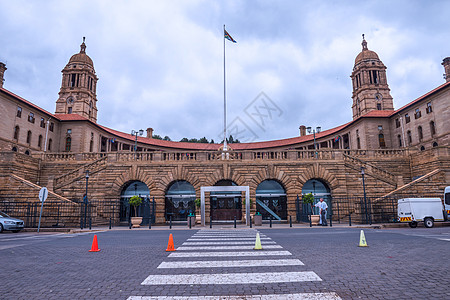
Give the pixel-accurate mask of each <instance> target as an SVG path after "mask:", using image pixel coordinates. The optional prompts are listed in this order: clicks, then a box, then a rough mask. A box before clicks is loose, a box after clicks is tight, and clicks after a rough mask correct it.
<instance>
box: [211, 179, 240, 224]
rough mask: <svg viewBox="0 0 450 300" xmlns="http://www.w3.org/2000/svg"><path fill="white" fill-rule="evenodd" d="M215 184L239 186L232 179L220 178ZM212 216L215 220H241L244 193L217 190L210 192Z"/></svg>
mask: <svg viewBox="0 0 450 300" xmlns="http://www.w3.org/2000/svg"><path fill="white" fill-rule="evenodd" d="M214 186H237V184H236V183H235V182H233V181H232V180H227V179H223V180H219V181H218V182H217V183H216V184H215V185H214ZM209 195H210V204H211V216H212V219H213V220H214V221H219V220H220V221H231V220H234V218H235V217H236V220H241V218H242V206H243V202H242V193H241V192H239V191H228V192H225V191H217V192H211V193H210V194H209Z"/></svg>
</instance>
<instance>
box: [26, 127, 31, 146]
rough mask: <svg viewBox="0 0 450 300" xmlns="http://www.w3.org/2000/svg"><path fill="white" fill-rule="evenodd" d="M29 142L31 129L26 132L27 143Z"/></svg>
mask: <svg viewBox="0 0 450 300" xmlns="http://www.w3.org/2000/svg"><path fill="white" fill-rule="evenodd" d="M29 143H31V130H28V132H27V144H29Z"/></svg>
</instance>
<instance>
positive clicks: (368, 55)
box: [355, 35, 380, 65]
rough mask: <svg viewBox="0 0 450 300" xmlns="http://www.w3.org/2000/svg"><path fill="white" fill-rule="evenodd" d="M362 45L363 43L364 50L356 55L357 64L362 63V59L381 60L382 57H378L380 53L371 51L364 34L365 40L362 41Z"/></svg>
mask: <svg viewBox="0 0 450 300" xmlns="http://www.w3.org/2000/svg"><path fill="white" fill-rule="evenodd" d="M361 45H362V51H361V52H360V53H359V54H358V56H356V58H355V65H356V64H358V63H360V62H361V61H364V60H368V59H376V60H380V58H379V57H378V54H376V53H375V52H374V51H371V50H369V49H368V48H367V42H366V40H365V39H364V35H363V41H362V43H361Z"/></svg>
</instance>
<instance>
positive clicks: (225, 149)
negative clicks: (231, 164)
mask: <svg viewBox="0 0 450 300" xmlns="http://www.w3.org/2000/svg"><path fill="white" fill-rule="evenodd" d="M223 34H224V38H223V151H227V150H228V149H227V92H226V77H225V24H224V25H223Z"/></svg>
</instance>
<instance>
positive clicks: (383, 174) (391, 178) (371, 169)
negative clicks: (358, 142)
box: [344, 154, 397, 185]
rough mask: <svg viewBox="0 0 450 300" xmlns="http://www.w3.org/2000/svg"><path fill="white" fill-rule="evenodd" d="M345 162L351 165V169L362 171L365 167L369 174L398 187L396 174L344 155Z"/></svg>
mask: <svg viewBox="0 0 450 300" xmlns="http://www.w3.org/2000/svg"><path fill="white" fill-rule="evenodd" d="M344 160H345V161H346V162H347V163H348V164H349V166H350V167H352V168H353V169H355V170H360V169H361V167H364V168H365V170H366V172H367V173H368V174H370V175H373V176H374V177H376V178H378V179H380V180H382V181H384V182H387V183H390V184H392V185H396V183H397V179H396V178H397V177H396V176H395V175H394V174H392V173H390V172H388V171H386V170H384V169H382V168H380V167H377V166H375V165H373V164H371V163H368V162H365V161H363V160H360V159H359V158H356V157H353V156H350V155H348V154H344Z"/></svg>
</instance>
